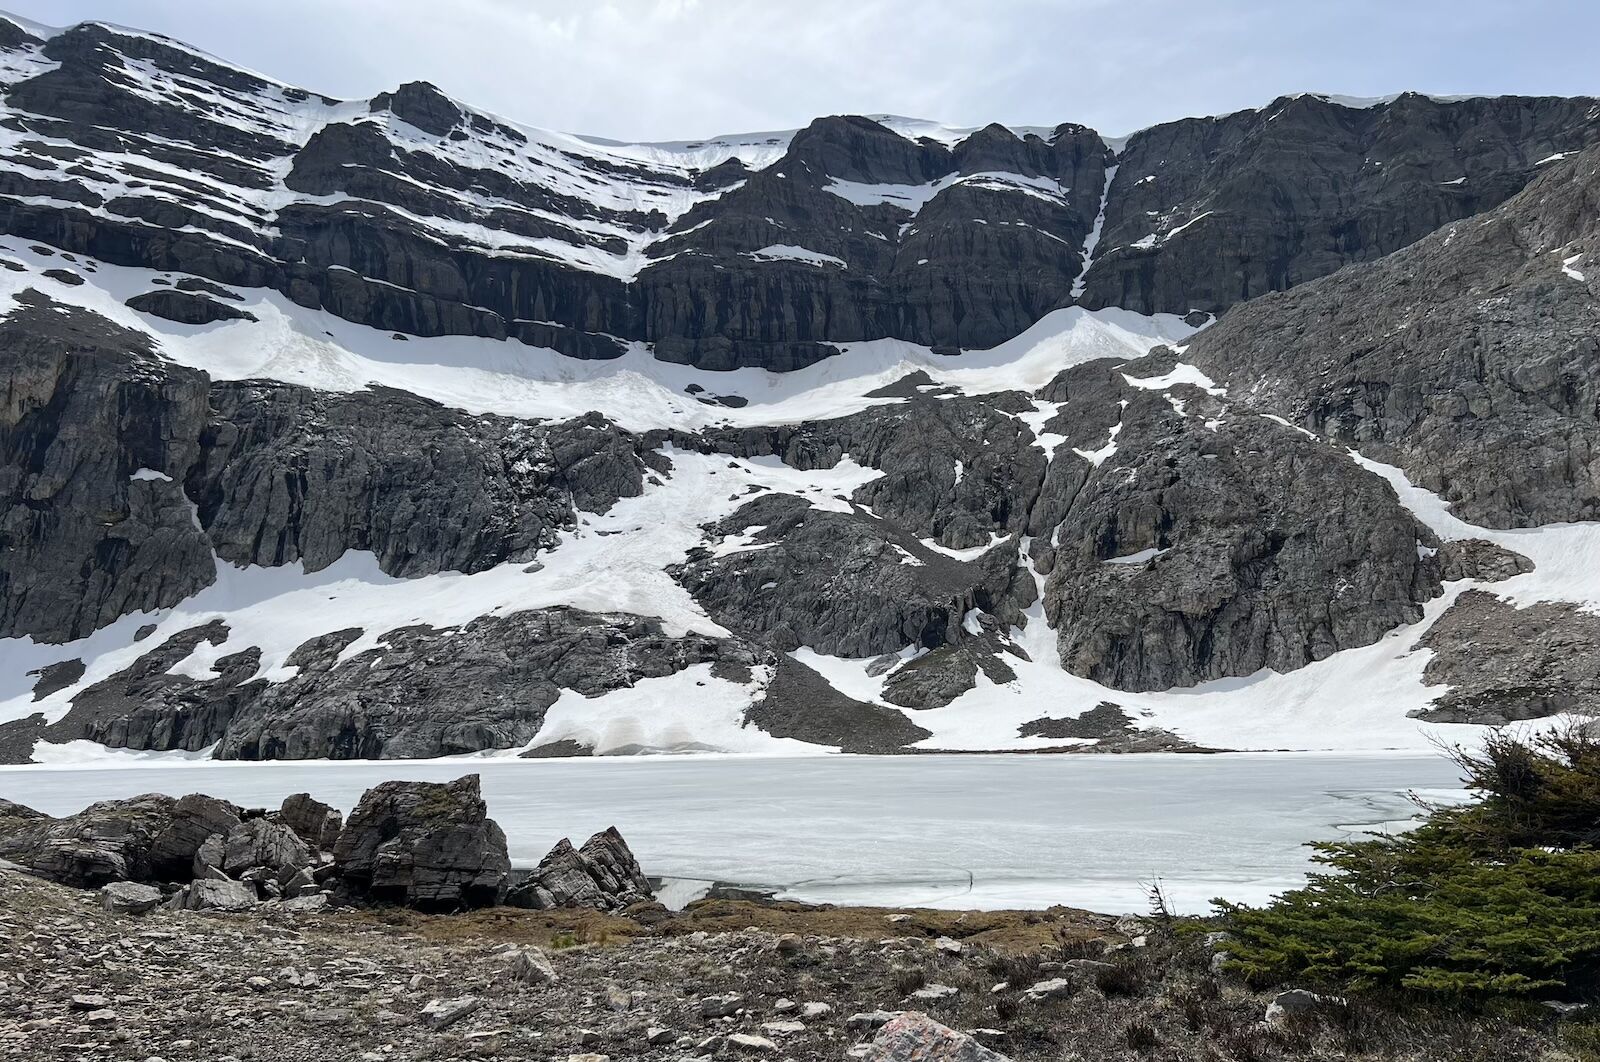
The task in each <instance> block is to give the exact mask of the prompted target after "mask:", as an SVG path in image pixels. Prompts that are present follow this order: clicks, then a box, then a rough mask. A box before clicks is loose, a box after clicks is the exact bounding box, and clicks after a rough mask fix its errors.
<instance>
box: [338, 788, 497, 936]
mask: <svg viewBox="0 0 1600 1062" xmlns="http://www.w3.org/2000/svg"><path fill="white" fill-rule="evenodd" d="M333 859H334V864H335V865H336V866H337V867H338V869H339V874H340V876H341V879H342V883H343V886H344V888H345V889H346V890H348V891H349V892H350V893H351V894H352V895H354V896H358V897H361V898H363V899H366V900H369V901H372V902H377V903H395V904H404V905H405V906H408V907H416V908H418V909H420V910H426V911H452V910H458V909H461V908H469V907H489V906H493V905H494V904H497V903H499V902H500V901H501V900H502V899H504V897H505V893H506V884H507V878H508V876H509V874H510V871H511V860H510V857H509V856H508V855H507V854H506V835H505V833H504V832H503V831H502V830H501V829H500V827H499V826H498V825H496V824H495V822H494V820H492V819H490V818H489V817H488V814H487V807H486V805H485V804H484V802H483V797H482V795H481V793H480V790H479V779H478V776H477V775H475V774H469V775H463V776H462V777H460V778H458V779H456V780H455V781H454V782H450V783H448V784H439V783H434V782H384V783H383V784H381V785H378V786H375V787H374V788H372V789H369V790H367V791H366V792H365V793H364V794H362V796H361V801H360V802H359V803H358V804H357V805H356V807H355V810H354V811H352V812H351V813H350V818H349V820H348V821H347V822H346V823H345V826H344V830H343V831H342V832H341V833H340V834H339V841H338V844H336V845H335V846H334V849H333Z"/></svg>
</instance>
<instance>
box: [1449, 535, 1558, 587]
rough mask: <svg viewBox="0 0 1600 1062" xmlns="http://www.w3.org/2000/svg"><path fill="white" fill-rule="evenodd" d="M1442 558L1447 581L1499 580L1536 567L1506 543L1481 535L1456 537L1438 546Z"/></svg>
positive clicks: (1522, 573)
mask: <svg viewBox="0 0 1600 1062" xmlns="http://www.w3.org/2000/svg"><path fill="white" fill-rule="evenodd" d="M1439 562H1440V567H1441V570H1442V572H1443V574H1444V578H1445V579H1446V581H1454V580H1457V579H1476V580H1478V581H1479V582H1485V583H1498V582H1500V581H1501V580H1504V579H1509V578H1511V577H1512V576H1514V575H1525V574H1527V573H1528V572H1531V571H1533V569H1534V564H1533V561H1531V560H1529V559H1528V558H1527V557H1524V556H1523V555H1522V554H1520V553H1513V552H1512V551H1511V550H1509V549H1506V548H1505V547H1504V546H1497V545H1495V544H1494V543H1493V542H1485V541H1483V540H1482V539H1478V538H1468V539H1457V540H1455V541H1453V542H1446V543H1445V544H1444V545H1443V546H1441V547H1439Z"/></svg>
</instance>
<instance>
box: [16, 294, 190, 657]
mask: <svg viewBox="0 0 1600 1062" xmlns="http://www.w3.org/2000/svg"><path fill="white" fill-rule="evenodd" d="M0 374H3V380H4V393H5V402H4V405H3V406H0V545H3V547H4V548H0V637H8V638H14V637H17V636H19V635H25V634H26V635H32V636H34V637H36V638H40V639H43V640H46V641H66V640H69V639H73V638H79V637H83V636H85V635H87V634H89V633H90V632H91V631H93V630H95V629H96V628H98V627H101V626H104V625H105V624H106V623H109V622H110V621H111V620H113V619H115V618H116V617H118V616H120V615H123V614H125V613H128V612H133V611H139V610H151V609H156V608H161V607H163V606H166V605H172V604H175V603H177V602H178V601H180V600H182V599H183V598H185V597H187V596H188V595H190V594H192V593H194V592H195V591H197V590H200V589H201V588H202V587H204V586H206V585H208V584H209V583H210V582H211V581H212V578H213V577H214V576H213V565H212V560H211V553H210V548H209V546H208V545H207V544H206V540H205V535H204V534H203V533H201V531H200V530H199V529H198V528H196V527H195V526H194V520H193V518H192V517H191V516H190V511H189V504H188V501H187V500H186V499H185V498H184V495H183V489H182V487H181V486H180V485H179V483H178V482H177V481H179V480H181V478H182V476H183V473H184V471H185V470H186V469H187V468H188V466H189V465H190V464H192V463H193V461H194V459H195V457H196V456H197V453H198V446H197V437H196V432H195V431H194V428H195V426H196V425H197V424H198V423H199V421H200V418H201V417H202V416H203V415H204V410H205V403H206V380H205V377H204V376H203V375H202V374H200V373H197V372H193V371H190V370H184V369H179V368H176V367H173V366H169V365H165V364H163V363H162V361H161V359H160V358H159V357H158V356H157V355H156V353H155V351H154V350H153V349H152V347H151V345H150V341H149V339H148V337H146V336H144V335H142V334H140V333H137V332H133V331H129V330H127V329H123V328H119V327H118V326H116V325H114V324H112V323H111V322H110V321H107V320H106V319H105V318H103V317H100V316H98V315H97V314H92V313H88V312H85V311H80V310H76V309H73V308H70V307H65V306H59V305H56V304H54V303H53V302H51V300H49V299H47V298H45V297H44V296H42V295H39V294H37V293H35V292H32V291H28V292H24V293H23V294H22V295H21V296H19V298H18V305H17V307H16V308H15V309H14V310H12V311H11V312H10V314H9V315H8V316H7V317H6V318H5V320H4V321H0ZM141 469H149V470H152V471H153V472H155V473H159V474H160V475H159V476H156V477H151V478H135V473H137V472H139V471H140V470H141ZM90 514H93V517H92V519H89V518H87V517H89V516H90Z"/></svg>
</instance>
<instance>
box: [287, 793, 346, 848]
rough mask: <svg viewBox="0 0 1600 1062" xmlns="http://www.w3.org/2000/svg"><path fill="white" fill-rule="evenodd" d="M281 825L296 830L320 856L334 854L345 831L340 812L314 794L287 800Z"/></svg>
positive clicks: (295, 796) (293, 796) (304, 794)
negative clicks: (327, 853)
mask: <svg viewBox="0 0 1600 1062" xmlns="http://www.w3.org/2000/svg"><path fill="white" fill-rule="evenodd" d="M278 821H279V822H281V823H283V824H284V825H285V826H287V827H289V829H291V830H293V831H294V832H295V834H296V835H297V836H298V837H299V838H300V840H302V841H304V842H305V843H306V846H307V847H308V848H310V849H312V850H313V851H319V852H329V851H332V850H333V846H334V845H335V844H336V843H337V842H338V840H339V831H340V830H342V829H343V828H344V816H343V815H342V814H340V812H339V810H338V809H337V808H335V807H332V806H331V805H328V804H324V803H323V802H322V801H320V800H317V799H315V798H314V797H312V795H311V794H310V793H295V794H293V795H291V796H287V797H284V799H283V807H282V808H281V809H280V810H279V811H278Z"/></svg>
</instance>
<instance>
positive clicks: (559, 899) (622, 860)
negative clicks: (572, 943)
mask: <svg viewBox="0 0 1600 1062" xmlns="http://www.w3.org/2000/svg"><path fill="white" fill-rule="evenodd" d="M653 895H654V894H653V893H652V892H651V889H650V881H649V879H647V878H646V877H645V876H644V872H643V871H642V870H640V869H639V862H638V860H636V859H635V858H634V856H633V852H632V851H631V850H630V849H629V848H628V843H627V842H626V841H624V840H623V839H622V834H620V833H618V832H617V829H616V827H614V826H613V827H611V828H610V829H607V830H605V831H603V832H601V833H597V834H595V835H594V836H593V837H591V838H589V839H588V840H587V841H585V842H584V844H583V847H582V848H573V847H572V842H571V841H569V840H567V839H566V838H562V839H561V841H560V842H559V843H558V844H557V845H556V846H555V847H554V848H553V849H551V850H550V853H549V854H548V855H546V856H545V857H544V859H542V860H541V861H540V862H539V866H538V868H537V869H536V870H534V872H533V874H532V875H531V876H530V877H529V878H528V879H527V880H526V881H523V882H519V883H518V884H517V885H516V886H515V887H514V888H513V889H512V890H511V891H510V893H509V894H508V895H507V896H506V902H507V903H508V904H510V905H512V906H514V907H529V908H533V909H535V910H552V909H555V908H561V907H593V908H597V909H599V910H606V911H615V910H621V909H623V908H625V907H627V906H629V905H630V904H634V903H637V902H639V901H640V900H648V899H650V898H651V897H652V896H653Z"/></svg>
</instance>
